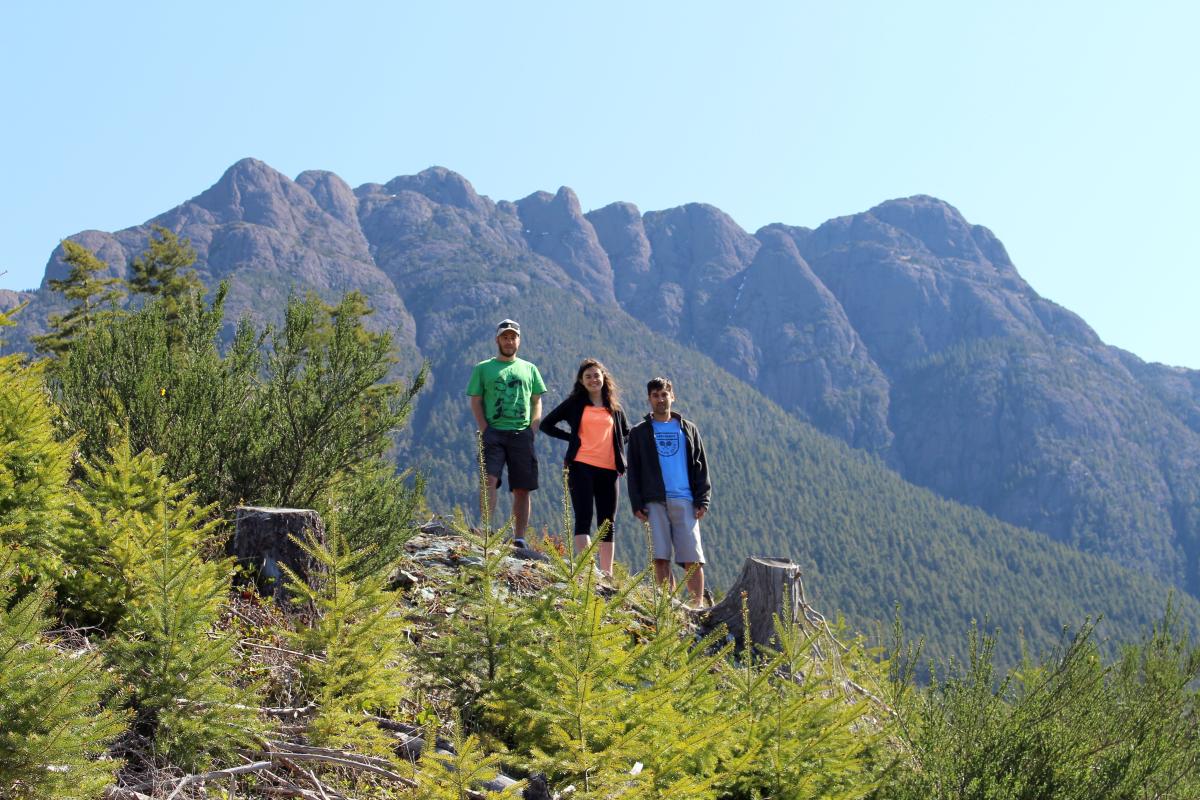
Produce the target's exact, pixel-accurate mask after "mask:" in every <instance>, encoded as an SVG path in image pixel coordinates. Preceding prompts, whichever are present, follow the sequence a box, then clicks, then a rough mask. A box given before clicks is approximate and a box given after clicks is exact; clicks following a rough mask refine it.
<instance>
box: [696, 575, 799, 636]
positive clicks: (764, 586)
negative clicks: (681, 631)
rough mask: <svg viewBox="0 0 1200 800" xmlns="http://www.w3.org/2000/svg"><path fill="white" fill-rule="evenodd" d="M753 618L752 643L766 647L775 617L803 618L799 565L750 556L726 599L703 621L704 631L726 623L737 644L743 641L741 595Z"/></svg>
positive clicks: (786, 618) (709, 612)
mask: <svg viewBox="0 0 1200 800" xmlns="http://www.w3.org/2000/svg"><path fill="white" fill-rule="evenodd" d="M743 594H745V596H746V606H747V609H748V611H749V617H750V641H751V642H753V643H754V644H755V645H756V646H758V647H765V646H767V645H769V644H770V643H771V640H772V639H773V638H774V636H775V622H774V617H775V615H776V614H778V615H779V617H780V619H782V620H785V621H791V622H796V621H799V620H801V619H802V616H801V613H802V611H801V609H802V605H803V602H804V588H803V585H802V584H801V582H800V565H799V564H795V563H793V562H792V561H791V560H790V559H786V558H760V557H757V556H751V557H750V558H747V559H746V562H745V563H744V564H742V574H741V575H739V576H738V578H737V580H736V581H735V582H734V584H733V586H731V587H729V592H728V594H726V595H725V598H724V599H723V600H721V602H720V603H717V604H716V605H715V606H713V607H712V608H711V609H709V610H708V611H707V612H706V613H704V614H703V615H702V616H701V618H700V624H701V628H702V629H704V630H708V631H711V630H713V629H714V628H716V627H717V626H718V625H721V624H724V625H725V626H726V627H728V629H729V632H730V633H731V634H732V635H733V637H734V639H735V640H736V641H737V642H738V645H739V647H740V646H741V644H742V642H743V638H744V636H745V631H744V630H743V626H742V595H743Z"/></svg>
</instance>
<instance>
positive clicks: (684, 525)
mask: <svg viewBox="0 0 1200 800" xmlns="http://www.w3.org/2000/svg"><path fill="white" fill-rule="evenodd" d="M646 515H647V516H649V517H650V535H651V538H653V540H654V558H655V559H658V560H661V561H671V560H672V559H671V551H672V550H674V551H675V558H674V561H675V563H676V564H703V563H704V548H703V547H701V546H700V520H698V519H696V507H695V506H694V505H692V501H691V500H675V499H673V498H670V497H668V498H667V502H665V503H646Z"/></svg>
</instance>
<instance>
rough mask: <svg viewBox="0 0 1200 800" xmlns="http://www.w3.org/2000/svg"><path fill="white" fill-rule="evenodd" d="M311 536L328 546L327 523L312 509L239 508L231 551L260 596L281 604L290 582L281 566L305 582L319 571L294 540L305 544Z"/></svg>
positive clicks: (230, 545)
mask: <svg viewBox="0 0 1200 800" xmlns="http://www.w3.org/2000/svg"><path fill="white" fill-rule="evenodd" d="M309 532H311V533H312V534H313V535H314V536H315V538H316V539H317V541H318V542H321V543H322V544H323V543H324V542H325V523H324V522H323V521H322V520H321V515H320V514H318V513H317V512H316V511H313V510H312V509H308V508H260V507H258V506H240V507H239V508H238V509H237V525H236V527H235V529H234V532H233V538H232V539H230V542H229V551H230V554H231V555H233V556H235V557H236V558H237V560H238V562H239V563H240V564H242V565H243V566H245V567H246V568H247V569H248V570H249V571H250V574H251V575H253V576H254V582H255V585H256V586H257V587H258V591H259V593H260V594H263V595H271V596H273V597H274V598H275V599H276V600H277V601H280V602H282V601H283V600H285V599H286V588H287V580H286V579H285V578H284V574H283V570H282V569H281V568H280V565H281V564H283V565H286V566H287V567H288V568H289V569H291V570H292V571H293V572H295V573H296V574H297V575H299V576H300V577H301V578H303V579H305V580H307V579H308V577H309V576H310V575H312V574H313V573H314V572H315V571H316V569H317V564H316V563H315V562H314V561H313V559H312V558H311V557H309V556H308V555H307V554H306V553H305V552H304V551H303V550H302V549H300V547H299V546H298V545H297V544H296V542H294V541H293V540H292V538H291V537H292V536H295V537H296V538H297V539H299V540H301V541H303V540H304V539H305V537H306V536H307V535H308V534H309Z"/></svg>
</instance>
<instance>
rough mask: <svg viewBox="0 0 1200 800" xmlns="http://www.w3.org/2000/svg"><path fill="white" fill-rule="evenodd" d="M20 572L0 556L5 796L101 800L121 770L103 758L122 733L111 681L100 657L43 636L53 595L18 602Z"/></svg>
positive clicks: (0, 730) (0, 786)
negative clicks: (109, 701) (109, 702)
mask: <svg viewBox="0 0 1200 800" xmlns="http://www.w3.org/2000/svg"><path fill="white" fill-rule="evenodd" d="M15 575H16V572H15V569H14V567H13V564H12V559H11V557H10V552H4V553H0V797H5V798H13V800H26V798H28V799H29V800H34V798H46V799H47V800H50V798H56V799H57V798H64V799H67V798H79V800H83V799H84V798H92V797H97V796H99V794H100V792H101V790H102V789H103V788H104V787H105V786H106V785H108V784H109V783H111V782H112V780H113V775H114V773H115V772H116V770H117V768H118V767H119V766H120V762H119V761H116V760H113V759H108V760H101V759H100V756H101V755H103V754H104V751H105V749H106V747H107V745H108V743H109V742H110V741H111V740H112V739H113V738H114V737H115V736H116V735H117V734H119V733H120V732H121V731H122V730H123V729H124V720H123V719H122V717H121V715H119V714H116V713H114V712H113V711H112V710H111V709H106V708H103V707H102V705H101V700H102V698H103V697H104V696H105V695H106V694H108V693H110V692H111V690H112V679H111V678H110V677H109V676H108V675H107V674H106V673H105V672H104V670H103V665H102V664H101V663H100V659H99V656H98V654H97V653H95V652H87V653H68V652H63V651H62V650H60V649H58V648H57V647H55V646H53V644H52V643H51V642H49V641H47V640H46V639H45V637H44V634H45V631H46V629H47V627H48V626H49V624H50V621H49V619H48V617H47V615H46V608H47V605H48V602H49V596H48V593H45V592H41V591H33V592H29V593H26V594H25V595H24V597H23V598H22V599H20V600H17V601H15V602H14V599H13V598H14V590H15V588H16V587H15V583H14V579H15Z"/></svg>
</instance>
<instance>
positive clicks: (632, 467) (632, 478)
mask: <svg viewBox="0 0 1200 800" xmlns="http://www.w3.org/2000/svg"><path fill="white" fill-rule="evenodd" d="M641 474H642V456H641V453H640V452H639V449H638V446H637V441H636V437H635V436H634V434H633V433H632V432H631V433H630V434H629V447H628V449H627V450H626V452H625V485H626V487H628V489H629V505H630V506H632V507H633V515H634V516H635V517H637V518H638V519H640V520H641V521H642V522H645V521H647V520H648V519H649V517H648V516H647V515H646V509H645V506H644V505H643V504H642V491H641V484H640V483H639V480H640V478H641Z"/></svg>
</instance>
